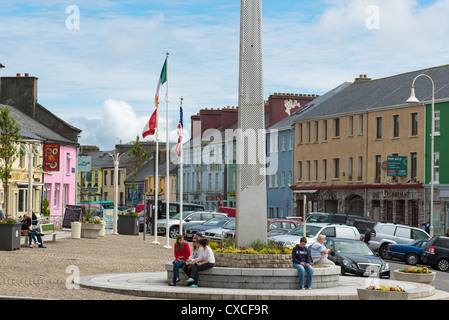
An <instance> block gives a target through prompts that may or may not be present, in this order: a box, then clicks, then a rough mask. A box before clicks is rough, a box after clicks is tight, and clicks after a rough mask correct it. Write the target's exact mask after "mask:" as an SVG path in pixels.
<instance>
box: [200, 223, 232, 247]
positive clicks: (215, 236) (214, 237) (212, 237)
mask: <svg viewBox="0 0 449 320" xmlns="http://www.w3.org/2000/svg"><path fill="white" fill-rule="evenodd" d="M230 230H235V219H233V220H230V221H229V222H227V223H225V224H224V225H222V226H221V227H219V228H216V229H209V230H207V231H205V232H204V235H203V237H204V238H206V239H208V240H209V241H219V242H221V241H222V240H223V235H224V234H225V233H226V232H228V231H230Z"/></svg>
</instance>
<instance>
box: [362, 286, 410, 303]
mask: <svg viewBox="0 0 449 320" xmlns="http://www.w3.org/2000/svg"><path fill="white" fill-rule="evenodd" d="M357 295H358V297H359V299H360V300H410V299H412V298H413V296H412V294H411V293H410V292H406V291H405V290H404V289H403V288H401V287H400V286H395V287H393V286H383V285H370V286H368V287H367V288H358V289H357Z"/></svg>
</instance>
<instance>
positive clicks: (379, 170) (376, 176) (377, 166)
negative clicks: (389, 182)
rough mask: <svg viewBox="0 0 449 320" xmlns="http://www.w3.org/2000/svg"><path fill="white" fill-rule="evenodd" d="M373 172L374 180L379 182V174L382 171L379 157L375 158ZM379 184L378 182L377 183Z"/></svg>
mask: <svg viewBox="0 0 449 320" xmlns="http://www.w3.org/2000/svg"><path fill="white" fill-rule="evenodd" d="M374 161H375V163H374V165H375V170H376V171H375V172H374V179H376V180H380V174H381V170H382V157H381V156H375V160H374ZM378 182H380V181H378Z"/></svg>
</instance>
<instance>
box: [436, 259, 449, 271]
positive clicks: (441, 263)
mask: <svg viewBox="0 0 449 320" xmlns="http://www.w3.org/2000/svg"><path fill="white" fill-rule="evenodd" d="M436 267H437V269H438V270H440V271H447V270H449V260H447V259H440V260H438V262H437V265H436Z"/></svg>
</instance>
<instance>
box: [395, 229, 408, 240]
mask: <svg viewBox="0 0 449 320" xmlns="http://www.w3.org/2000/svg"><path fill="white" fill-rule="evenodd" d="M394 235H395V236H396V237H400V238H407V239H410V229H409V228H403V227H397V228H396V232H395V234H394Z"/></svg>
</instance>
